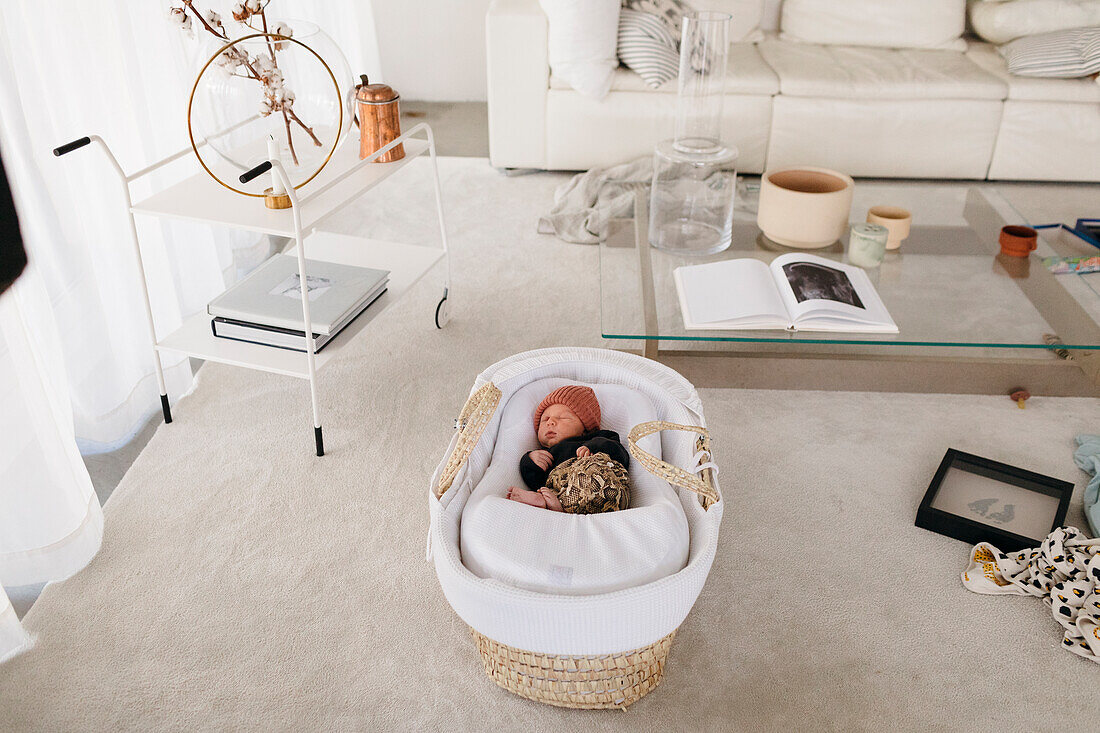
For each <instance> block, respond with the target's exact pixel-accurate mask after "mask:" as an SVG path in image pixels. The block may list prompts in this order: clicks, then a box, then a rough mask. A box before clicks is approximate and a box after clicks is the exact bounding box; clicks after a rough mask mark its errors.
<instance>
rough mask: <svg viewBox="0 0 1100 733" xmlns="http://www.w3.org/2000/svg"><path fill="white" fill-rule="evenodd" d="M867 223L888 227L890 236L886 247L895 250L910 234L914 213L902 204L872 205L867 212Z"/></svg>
mask: <svg viewBox="0 0 1100 733" xmlns="http://www.w3.org/2000/svg"><path fill="white" fill-rule="evenodd" d="M867 223H868V224H878V225H880V226H884V227H886V230H887V231H888V232H890V238H889V239H887V240H886V249H888V250H893V249H897V248H898V247H900V246H901V243H902V242H904V241H905V239H906V237H908V236H909V229H910V227H911V226H912V224H913V215H912V214H911V213H909V210H908V209H903V208H901V207H900V206H872V207H871V210H870V211H868V212H867Z"/></svg>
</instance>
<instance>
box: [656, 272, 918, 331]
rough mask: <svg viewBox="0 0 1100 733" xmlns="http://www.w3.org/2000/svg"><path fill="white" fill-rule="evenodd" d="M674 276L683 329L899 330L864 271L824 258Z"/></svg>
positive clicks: (677, 273)
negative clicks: (682, 318)
mask: <svg viewBox="0 0 1100 733" xmlns="http://www.w3.org/2000/svg"><path fill="white" fill-rule="evenodd" d="M673 279H674V280H675V281H676V292H677V295H678V296H679V298H680V310H681V312H682V313H683V317H684V328H686V329H688V330H729V331H738V330H753V329H786V330H790V331H838V332H845V331H847V332H853V333H856V332H858V333H897V332H898V327H897V324H895V323H894V319H892V318H891V317H890V313H889V312H888V311H887V310H886V306H885V305H884V304H883V302H882V299H881V298H879V295H878V293H877V292H876V291H875V286H874V285H873V284H871V279H870V278H869V277H867V273H865V272H864V271H863V270H862V269H860V268H858V267H853V266H852V265H845V264H843V263H840V262H834V261H832V260H828V259H825V258H824V257H817V256H815V255H802V254H793V253H792V254H786V255H782V256H780V257H776V258H775V259H774V260H772V263H771V264H770V265H767V264H764V263H763V262H761V261H760V260H754V259H737V260H722V261H720V262H711V263H708V264H705V265H688V266H685V267H678V268H676V270H675V271H674V272H673Z"/></svg>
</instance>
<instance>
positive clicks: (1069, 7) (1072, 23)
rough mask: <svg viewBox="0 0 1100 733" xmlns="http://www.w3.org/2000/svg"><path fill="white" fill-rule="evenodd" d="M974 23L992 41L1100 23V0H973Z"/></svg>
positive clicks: (972, 16) (981, 33)
mask: <svg viewBox="0 0 1100 733" xmlns="http://www.w3.org/2000/svg"><path fill="white" fill-rule="evenodd" d="M970 25H971V26H973V27H974V32H975V33H977V34H978V35H979V36H981V37H982V38H984V39H985V40H987V41H989V42H990V43H1008V42H1009V41H1011V40H1013V39H1016V38H1021V37H1023V36H1033V35H1036V34H1039V33H1050V32H1051V31H1061V30H1067V29H1070V28H1088V27H1090V26H1096V25H1100V0H1011V2H971V3H970Z"/></svg>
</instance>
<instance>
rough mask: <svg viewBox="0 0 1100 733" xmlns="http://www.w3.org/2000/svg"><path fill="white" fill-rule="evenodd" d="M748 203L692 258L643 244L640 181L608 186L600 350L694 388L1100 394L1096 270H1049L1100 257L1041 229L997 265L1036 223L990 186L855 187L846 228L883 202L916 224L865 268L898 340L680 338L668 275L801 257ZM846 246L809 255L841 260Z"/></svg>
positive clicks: (745, 196) (789, 335) (749, 189)
mask: <svg viewBox="0 0 1100 733" xmlns="http://www.w3.org/2000/svg"><path fill="white" fill-rule="evenodd" d="M757 191H758V187H757V186H756V184H755V181H754V180H749V181H748V182H747V183H746V182H745V181H742V182H741V184H740V186H739V190H738V204H737V210H736V213H735V217H734V228H733V243H732V245H731V247H730V248H729V249H728V250H726V251H725V252H722V253H719V254H717V255H710V256H702V257H691V256H685V255H675V254H670V253H667V252H663V251H660V250H657V249H654V248H653V247H651V246H649V244H648V242H647V236H648V234H647V223H648V215H647V214H646V210H647V204H648V187H647V186H646V185H645V184H643V183H639V184H608V186H606V187H605V189H604V190H603V191H601V202H607V201H614V202H616V203H613V204H606V203H603V204H601V206H602V215H601V216H598V217H596V219H597V223H596V228H597V229H598V231H599V235H600V240H601V241H600V244H599V258H600V317H601V333H602V335H603V337H604V338H605V339H608V340H610V341H612V342H614V343H615V344H616V345H617V346H618V347H619V348H625V349H630V350H635V351H640V352H641V353H643V354H644V355H645V356H648V357H650V358H654V359H658V360H660V361H663V362H666V363H668V364H669V365H670V366H673V367H674V368H677V369H678V370H681V371H683V372H684V373H685V375H686V376H688V378H689V379H692V381H694V382H695V383H696V384H697V385H698V386H758V387H775V388H782V387H787V388H805V389H842V390H843V389H868V390H891V391H918V392H972V393H973V392H977V393H998V392H1006V393H1007V391H1010V390H1012V389H1013V388H1015V387H1019V386H1023V387H1026V388H1027V389H1029V390H1030V391H1031V392H1033V393H1036V394H1062V395H1090V396H1091V395H1100V273H1095V274H1091V275H1077V274H1066V275H1054V274H1052V273H1051V272H1050V271H1049V270H1048V269H1047V267H1045V266H1044V264H1043V262H1042V258H1043V257H1046V256H1078V255H1094V254H1100V250H1097V249H1096V248H1095V247H1092V246H1091V245H1088V244H1087V243H1085V242H1083V241H1081V240H1079V239H1077V238H1076V237H1074V236H1072V235H1070V234H1068V233H1066V232H1063V231H1061V230H1056V229H1050V230H1040V240H1039V246H1038V249H1037V251H1035V252H1033V253H1032V255H1031V257H1030V258H1028V259H1026V260H1021V259H1019V258H1009V257H1005V256H1003V255H1000V254H999V246H998V242H997V238H998V234H999V232H1000V229H1001V227H1002V226H1004V225H1006V224H1025V225H1026V224H1028V223H1029V222H1027V220H1026V219H1025V217H1023V216H1022V215H1021V214H1020V213H1019V211H1017V209H1016V208H1014V207H1013V205H1012V204H1011V203H1010V202H1009V200H1008V198H1007V197H1006V196H1005V195H1004V194H1003V193H1002V191H1001V190H1000V188H998V187H997V186H996V185H993V184H985V185H973V184H971V185H967V184H965V183H913V182H890V181H859V182H857V184H856V189H855V198H854V202H853V205H852V214H851V215H852V221H853V222H855V221H863V218H864V216H865V215H866V213H867V210H868V208H870V207H871V206H874V205H878V204H884V205H892V206H900V207H903V208H906V209H909V210H910V211H912V212H913V226H912V231H911V233H910V236H909V237H908V239H906V240H905V241H904V242H903V243H902V246H901V248H900V250H898V251H895V252H888V253H887V255H886V259H885V261H884V262H883V263H882V265H881V267H879V268H875V269H871V270H867V272H868V275H869V276H870V278H871V280H872V282H873V283H874V285H875V288H876V289H877V290H878V293H879V295H880V296H881V297H882V300H883V302H884V303H885V304H886V307H887V309H888V310H889V311H890V314H891V316H892V317H893V319H894V321H895V322H896V323H897V325H898V328H899V333H897V334H853V333H820V332H792V331H784V330H775V331H747V330H739V331H734V330H731V331H711V330H706V331H700V330H688V329H686V328H685V327H684V322H683V317H682V315H681V312H680V304H679V299H678V296H677V293H676V286H675V284H674V280H673V271H674V270H675V269H676V268H677V267H680V266H682V265H693V264H700V263H704V262H713V261H716V260H721V259H731V258H742V257H751V258H755V259H758V260H761V261H763V262H770V261H771V260H772V259H773V258H774V257H777V256H779V255H780V254H785V253H788V252H793V251H799V250H793V249H790V248H787V247H783V246H782V245H778V244H775V243H773V242H771V241H770V240H768V239H767V238H765V237H764V236H763V234H762V233H761V232H760V230H759V229H758V228H757V227H756V223H755V219H756V213H755V204H756V193H757ZM624 197H625V198H624ZM1083 215H1084V214H1083ZM846 240H847V235H846V234H845V236H844V238H843V239H842V240H841V241H840V242H838V243H837V244H835V245H833V246H832V247H829V248H826V249H819V250H809V252H810V253H812V254H815V255H818V256H822V257H826V258H829V259H833V260H836V261H845V246H846Z"/></svg>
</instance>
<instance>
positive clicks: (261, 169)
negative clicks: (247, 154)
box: [240, 160, 271, 183]
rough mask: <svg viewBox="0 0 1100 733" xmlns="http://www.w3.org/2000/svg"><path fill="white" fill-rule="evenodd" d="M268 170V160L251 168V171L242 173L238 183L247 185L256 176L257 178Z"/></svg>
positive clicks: (269, 165) (269, 163)
mask: <svg viewBox="0 0 1100 733" xmlns="http://www.w3.org/2000/svg"><path fill="white" fill-rule="evenodd" d="M269 170H271V161H270V160H265V161H264V162H263V163H260V164H259V165H258V166H256V167H255V168H252V169H250V170H247V171H245V172H244V173H242V174H241V177H240V181H241V183H248V182H249V181H251V180H252V179H253V178H255V177H256V176H259V175H261V174H263V173H267V172H268V171H269Z"/></svg>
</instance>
